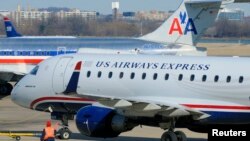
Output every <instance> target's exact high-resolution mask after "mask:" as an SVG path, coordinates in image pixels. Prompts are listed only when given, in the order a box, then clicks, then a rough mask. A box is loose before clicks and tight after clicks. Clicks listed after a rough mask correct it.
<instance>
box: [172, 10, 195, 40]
mask: <svg viewBox="0 0 250 141" xmlns="http://www.w3.org/2000/svg"><path fill="white" fill-rule="evenodd" d="M182 25H184V26H182ZM182 27H185V29H184V30H183V29H182ZM176 32H177V33H179V35H187V33H188V32H192V33H193V34H195V35H197V30H196V27H195V24H194V21H193V19H192V18H187V12H183V13H182V12H180V15H179V18H174V19H173V22H172V24H171V27H170V30H169V32H168V34H169V35H172V34H173V33H176Z"/></svg>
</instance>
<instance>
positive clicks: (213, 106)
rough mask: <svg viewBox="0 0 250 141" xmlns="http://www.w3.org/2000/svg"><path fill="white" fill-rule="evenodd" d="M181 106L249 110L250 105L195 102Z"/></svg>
mask: <svg viewBox="0 0 250 141" xmlns="http://www.w3.org/2000/svg"><path fill="white" fill-rule="evenodd" d="M183 106H186V107H189V108H206V109H227V110H229V109H230V110H250V106H225V105H195V104H183Z"/></svg>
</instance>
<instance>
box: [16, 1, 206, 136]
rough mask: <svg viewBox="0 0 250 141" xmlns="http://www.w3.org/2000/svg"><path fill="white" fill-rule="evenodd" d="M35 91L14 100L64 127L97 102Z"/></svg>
mask: <svg viewBox="0 0 250 141" xmlns="http://www.w3.org/2000/svg"><path fill="white" fill-rule="evenodd" d="M201 6H203V5H202V4H201ZM88 53H89V52H88ZM71 66H72V64H71ZM185 67H186V66H185ZM36 69H38V68H37V67H36V68H35V69H33V71H32V72H31V73H34V72H36V71H35V70H36ZM59 74H61V75H63V74H64V72H61V73H59ZM98 75H99V74H98ZM100 75H101V74H100ZM28 76H29V75H28ZM51 81H52V80H50V81H49V82H51ZM60 81H62V80H59V81H58V82H60ZM54 83H55V82H54ZM64 83H65V84H66V83H67V82H65V80H64ZM18 86H19V85H17V87H18ZM54 86H55V87H57V86H56V85H53V87H54ZM27 87H37V86H33V85H30V86H28V85H27ZM64 87H65V86H64ZM51 88H52V87H50V88H49V89H51ZM35 90H36V89H35V88H34V93H33V94H32V95H26V94H24V95H23V96H25V97H24V98H20V97H18V98H17V97H16V95H15V96H14V94H13V95H12V99H13V101H15V102H16V103H18V104H20V105H21V106H23V107H26V108H30V109H33V110H38V111H47V112H48V111H50V112H52V113H51V116H52V118H54V119H60V120H62V122H63V125H67V121H68V120H71V119H73V118H74V115H75V114H76V113H77V111H78V110H79V109H80V108H81V107H84V106H86V105H89V104H96V102H94V101H93V100H89V99H86V98H75V97H71V96H62V95H58V93H59V92H56V91H54V90H51V91H50V92H48V93H47V92H43V93H42V94H41V93H38V92H35ZM46 90H47V89H46ZM13 93H14V92H13ZM27 98H28V99H27ZM49 109H50V110H49ZM52 109H53V110H52ZM193 130H195V129H193ZM64 131H69V130H68V129H67V128H64ZM66 135H69V134H66Z"/></svg>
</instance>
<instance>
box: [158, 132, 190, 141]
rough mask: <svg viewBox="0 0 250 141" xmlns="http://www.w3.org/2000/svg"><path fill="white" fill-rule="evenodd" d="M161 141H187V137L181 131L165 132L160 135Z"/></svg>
mask: <svg viewBox="0 0 250 141" xmlns="http://www.w3.org/2000/svg"><path fill="white" fill-rule="evenodd" d="M161 141H187V136H186V135H185V133H183V132H182V131H176V132H172V131H167V132H165V133H163V134H162V136H161Z"/></svg>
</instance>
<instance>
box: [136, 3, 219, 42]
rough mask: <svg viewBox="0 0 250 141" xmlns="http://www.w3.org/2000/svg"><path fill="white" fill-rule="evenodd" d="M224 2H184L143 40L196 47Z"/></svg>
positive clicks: (143, 37)
mask: <svg viewBox="0 0 250 141" xmlns="http://www.w3.org/2000/svg"><path fill="white" fill-rule="evenodd" d="M222 1H223V0H183V2H182V3H181V5H180V6H179V8H178V9H177V10H176V11H175V13H174V14H173V15H171V16H170V17H169V18H168V19H167V20H166V21H165V22H164V23H163V24H162V25H161V26H160V27H159V28H158V29H156V30H155V31H154V32H152V33H149V34H147V35H145V36H142V37H140V39H142V40H148V41H154V42H160V43H174V44H186V45H192V46H193V45H196V43H197V40H198V39H199V37H200V36H201V34H202V33H203V32H204V31H205V30H206V29H207V28H208V27H209V26H210V25H211V24H212V23H213V22H214V21H215V19H216V17H217V14H218V12H219V9H220V7H221V4H222Z"/></svg>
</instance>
